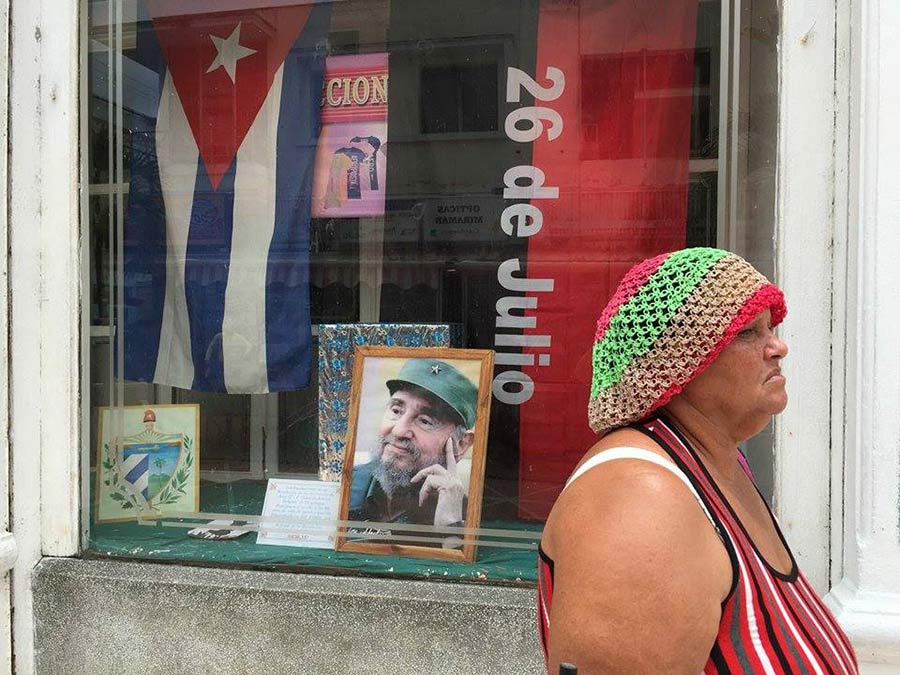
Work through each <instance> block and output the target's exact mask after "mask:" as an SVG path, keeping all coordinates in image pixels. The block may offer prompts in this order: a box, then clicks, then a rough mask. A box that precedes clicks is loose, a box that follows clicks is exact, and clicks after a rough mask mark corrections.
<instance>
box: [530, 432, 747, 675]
mask: <svg viewBox="0 0 900 675" xmlns="http://www.w3.org/2000/svg"><path fill="white" fill-rule="evenodd" d="M642 445H645V444H644V443H642ZM544 547H545V550H546V551H547V553H548V555H550V556H551V557H552V558H553V560H554V588H553V605H552V608H551V614H550V643H549V652H550V664H551V665H550V672H551V673H556V672H557V670H558V668H559V663H560V662H566V661H567V662H570V663H574V664H575V665H577V666H578V673H579V675H588V674H589V673H615V674H621V673H628V674H629V675H639V674H640V673H654V674H657V673H672V674H677V673H687V674H689V675H697V673H699V672H701V671H702V670H703V667H704V665H705V664H706V662H707V660H708V658H709V653H710V649H711V648H712V645H713V643H714V641H715V638H716V635H717V633H718V629H719V620H720V616H721V603H722V601H723V600H724V599H725V597H726V595H727V594H728V591H729V589H730V588H731V584H732V568H731V562H730V559H729V557H728V553H727V551H726V550H725V547H724V545H723V544H722V542H721V541H720V540H719V538H718V536H717V534H716V532H715V530H714V528H713V527H712V525H711V524H710V522H709V520H707V518H706V516H705V515H704V513H703V511H702V510H701V508H700V506H699V505H698V504H697V501H696V499H695V498H694V496H693V495H692V494H691V493H690V491H689V490H688V489H687V487H686V486H685V485H684V484H683V483H682V482H681V481H680V480H679V479H678V478H677V477H676V476H674V475H672V474H671V473H670V472H668V471H667V470H665V469H663V468H661V467H657V466H655V465H653V464H651V463H649V462H645V461H641V460H632V459H622V460H616V461H613V462H609V463H608V464H604V465H603V466H601V467H597V468H595V469H592V470H590V471H588V472H587V473H586V474H584V475H583V476H582V477H580V478H579V479H578V480H577V481H575V482H574V483H573V484H572V485H571V486H570V487H569V488H568V489H567V490H566V491H565V492H564V493H563V495H562V496H561V497H560V499H559V501H558V503H557V505H556V506H555V507H554V509H553V513H552V514H551V517H550V519H548V523H547V528H546V529H545V533H544Z"/></svg>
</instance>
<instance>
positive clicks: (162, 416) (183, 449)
mask: <svg viewBox="0 0 900 675" xmlns="http://www.w3.org/2000/svg"><path fill="white" fill-rule="evenodd" d="M99 415H100V434H99V438H98V448H97V493H96V494H97V502H96V515H95V517H96V520H97V521H110V520H134V519H136V518H147V517H154V516H158V515H160V514H163V513H171V512H178V511H197V510H198V508H199V506H200V484H199V481H200V473H199V471H198V463H199V452H200V442H199V437H198V430H199V427H200V406H199V405H190V404H187V405H154V406H125V407H117V408H100V410H99Z"/></svg>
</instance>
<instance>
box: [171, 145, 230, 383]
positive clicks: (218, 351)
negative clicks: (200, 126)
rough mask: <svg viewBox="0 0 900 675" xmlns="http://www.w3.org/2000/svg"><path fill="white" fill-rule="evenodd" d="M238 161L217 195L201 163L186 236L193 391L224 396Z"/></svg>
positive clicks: (187, 296)
mask: <svg viewBox="0 0 900 675" xmlns="http://www.w3.org/2000/svg"><path fill="white" fill-rule="evenodd" d="M236 164H237V157H235V159H233V160H232V161H231V166H230V167H228V172H227V173H226V174H225V175H224V176H222V180H221V182H220V183H219V188H218V189H217V190H213V188H212V183H211V182H210V180H209V176H208V174H207V172H206V166H205V165H204V163H203V159H202V157H201V158H198V160H197V180H196V183H195V184H194V207H193V209H192V210H191V224H190V230H189V233H188V242H187V259H186V260H185V272H184V294H185V300H186V301H187V311H188V318H189V322H190V327H191V357H192V360H193V362H194V383H193V385H192V386H191V388H192V389H198V390H200V391H225V365H224V360H223V357H222V321H223V318H224V316H225V288H226V287H227V286H228V270H229V268H230V267H231V235H232V231H233V227H234V173H235V166H236Z"/></svg>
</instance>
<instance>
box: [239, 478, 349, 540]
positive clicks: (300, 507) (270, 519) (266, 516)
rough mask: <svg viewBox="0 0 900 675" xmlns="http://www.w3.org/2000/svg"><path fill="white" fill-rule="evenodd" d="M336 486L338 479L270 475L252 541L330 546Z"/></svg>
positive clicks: (337, 492) (336, 513) (334, 513)
mask: <svg viewBox="0 0 900 675" xmlns="http://www.w3.org/2000/svg"><path fill="white" fill-rule="evenodd" d="M340 486H341V484H340V483H339V482H325V481H315V480H291V479H288V478H270V479H269V485H268V487H267V488H266V500H265V502H264V503H263V512H262V517H263V520H262V522H260V524H259V534H257V536H256V543H257V544H269V545H272V546H300V547H304V548H334V531H335V527H336V523H337V517H338V499H339V492H340ZM280 518H284V520H283V521H281V520H279V519H280Z"/></svg>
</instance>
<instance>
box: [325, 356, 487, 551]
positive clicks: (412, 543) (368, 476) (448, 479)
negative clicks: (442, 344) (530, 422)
mask: <svg viewBox="0 0 900 675" xmlns="http://www.w3.org/2000/svg"><path fill="white" fill-rule="evenodd" d="M493 367H494V353H493V352H492V351H490V350H482V349H445V348H396V347H359V348H358V349H357V350H356V358H355V361H354V364H353V378H352V385H351V392H350V421H349V428H348V434H347V448H346V451H345V455H344V465H343V471H342V477H341V498H340V509H339V520H340V521H341V523H342V524H341V525H340V526H339V529H338V533H337V536H336V537H335V548H336V549H337V550H343V551H358V552H365V553H376V554H379V553H380V554H394V555H405V556H412V557H418V558H440V559H445V560H457V561H467V562H471V561H472V560H474V559H475V548H476V544H475V535H474V534H473V531H474V530H475V529H476V528H477V527H478V525H479V522H480V519H481V497H482V489H483V487H484V460H485V448H486V445H487V430H488V419H489V416H490V405H491V378H492V377H493Z"/></svg>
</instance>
